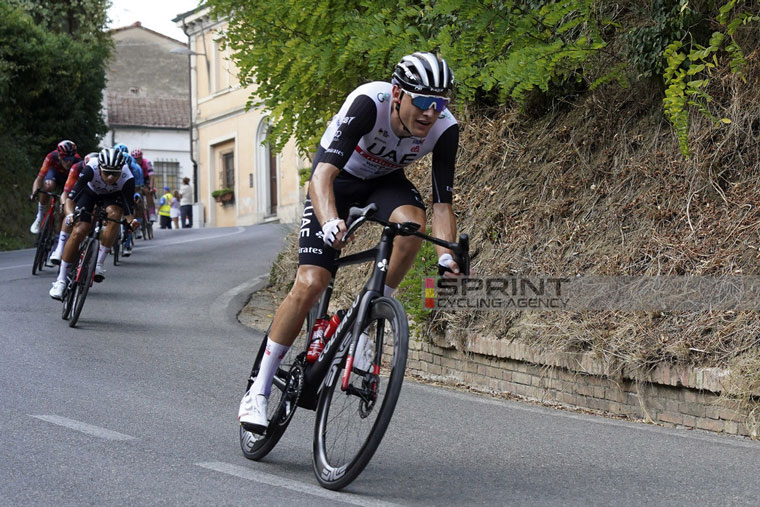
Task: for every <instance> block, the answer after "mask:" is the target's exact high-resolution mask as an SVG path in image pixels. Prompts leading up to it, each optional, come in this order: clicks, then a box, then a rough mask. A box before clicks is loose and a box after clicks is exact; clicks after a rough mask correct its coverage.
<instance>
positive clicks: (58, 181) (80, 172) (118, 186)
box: [29, 140, 156, 300]
mask: <svg viewBox="0 0 760 507" xmlns="http://www.w3.org/2000/svg"><path fill="white" fill-rule="evenodd" d="M153 183H154V172H153V165H152V164H151V163H150V161H149V160H147V159H146V158H145V157H143V154H142V151H141V150H140V149H135V150H133V151H132V153H131V154H130V153H129V148H127V146H126V145H124V144H117V145H115V146H114V147H113V148H105V149H103V150H101V151H100V152H92V153H89V154H88V155H86V156H85V157H84V158H82V157H81V156H80V155H79V154H78V153H77V146H76V144H75V143H74V142H73V141H70V140H63V141H61V142H60V143H58V146H57V148H56V149H55V150H54V151H52V152H50V153H48V155H47V156H46V157H45V160H44V162H43V164H42V167H41V168H40V171H39V173H38V175H37V177H36V178H35V180H34V183H33V184H32V197H31V198H32V199H34V198H35V197H37V196H39V203H38V207H37V217H36V219H35V221H34V223H32V225H31V227H30V228H29V230H30V232H31V233H32V234H38V233H39V232H40V224H41V221H42V217H43V215H44V213H45V210H46V209H47V207H48V206H49V205H50V198H51V197H50V195H51V194H55V193H56V192H57V191H59V190H60V189H62V193H61V204H62V209H63V214H64V218H63V220H62V223H61V228H60V233H59V234H58V237H57V242H56V246H55V248H54V249H53V252H52V253H51V254H50V259H49V261H50V263H51V264H53V265H57V266H60V268H59V271H58V277H57V278H56V280H55V281H54V282H53V286H52V287H51V289H50V292H49V294H50V297H52V298H53V299H58V300H61V299H62V297H63V293H64V290H65V288H66V280H67V276H68V275H69V271H70V270H71V268H72V266H73V265H74V264H75V263H76V260H77V255H78V253H79V245H80V244H81V242H82V240H83V239H84V238H85V237H86V236H87V235H88V234H89V232H90V228H91V227H92V217H93V211H94V209H95V207H96V206H102V207H104V208H105V210H106V212H107V214H108V218H110V219H111V221H108V225H107V226H106V228H105V230H104V231H103V232H102V236H101V246H100V250H99V252H98V259H97V264H96V267H95V277H94V280H95V281H96V282H102V281H103V280H104V279H105V268H104V267H103V265H104V262H105V260H106V258H107V257H108V254H109V252H110V251H111V248H112V247H113V245H114V242H115V240H116V238H117V237H118V236H119V228H120V227H121V223H120V222H122V218H125V219H126V227H125V234H131V233H132V232H133V231H136V230H137V229H138V228H139V227H140V226H141V224H142V222H143V221H146V220H148V221H151V222H154V221H155V220H156V212H155V200H154V198H155V188H154V186H153ZM131 253H132V248H131V242H129V241H128V242H126V244H125V247H124V251H123V255H124V256H125V257H127V256H129V255H130V254H131Z"/></svg>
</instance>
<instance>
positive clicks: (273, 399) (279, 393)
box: [240, 312, 314, 461]
mask: <svg viewBox="0 0 760 507" xmlns="http://www.w3.org/2000/svg"><path fill="white" fill-rule="evenodd" d="M313 313H314V312H309V318H307V319H306V330H307V331H304V330H303V329H302V330H301V333H300V334H299V335H298V338H296V341H295V342H293V345H292V346H291V347H290V350H288V353H287V354H286V355H285V357H284V358H283V360H282V363H280V367H279V368H278V369H277V373H275V375H274V379H273V382H272V392H271V394H270V395H269V403H268V404H267V419H268V420H269V425H268V426H267V429H266V431H265V432H264V434H263V435H257V434H255V433H252V432H250V431H246V429H245V428H243V426H242V425H241V426H240V448H241V449H242V451H243V455H244V456H245V457H246V458H248V459H251V460H254V461H258V460H260V459H262V458H264V456H266V455H267V454H269V452H270V451H271V450H272V449H274V446H275V445H277V442H279V441H280V438H282V435H283V434H284V433H285V430H286V429H287V428H288V424H290V420H291V419H292V417H293V414H294V413H295V410H296V406H297V403H298V395H299V394H300V391H301V387H302V382H303V363H304V351H305V350H306V338H307V336H306V335H307V333H308V332H309V331H310V330H311V327H312V325H313V319H312V314H313ZM268 335H269V332H268V331H267V334H266V335H265V336H264V339H263V340H262V342H261V345H260V346H259V351H258V353H257V354H256V359H255V361H254V362H253V368H252V369H251V374H250V375H249V376H248V383H247V385H246V388H245V392H246V393H247V392H248V390H249V389H250V388H251V386H252V385H253V381H254V380H256V376H257V375H258V374H259V367H260V366H261V358H262V357H264V351H265V350H266V337H267V336H268Z"/></svg>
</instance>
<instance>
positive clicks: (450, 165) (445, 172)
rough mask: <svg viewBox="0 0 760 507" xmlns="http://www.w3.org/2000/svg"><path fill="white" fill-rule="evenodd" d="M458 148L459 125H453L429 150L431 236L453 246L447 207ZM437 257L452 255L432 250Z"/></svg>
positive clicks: (452, 224) (452, 219)
mask: <svg viewBox="0 0 760 507" xmlns="http://www.w3.org/2000/svg"><path fill="white" fill-rule="evenodd" d="M458 147H459V125H457V124H454V125H452V126H451V127H449V128H448V129H446V131H445V132H444V133H443V134H442V135H441V137H439V138H438V141H437V142H436V144H435V147H434V148H433V170H432V180H433V182H432V183H433V184H432V186H433V236H435V237H437V238H441V239H445V240H446V241H451V242H455V241H456V239H457V238H456V236H457V222H456V216H455V215H454V209H453V207H452V205H451V201H452V192H453V187H454V167H455V163H456V156H457V149H458ZM435 249H436V252H437V253H438V256H439V257H440V256H441V255H443V254H445V253H452V252H451V250H449V249H447V248H443V247H440V246H438V245H436V246H435Z"/></svg>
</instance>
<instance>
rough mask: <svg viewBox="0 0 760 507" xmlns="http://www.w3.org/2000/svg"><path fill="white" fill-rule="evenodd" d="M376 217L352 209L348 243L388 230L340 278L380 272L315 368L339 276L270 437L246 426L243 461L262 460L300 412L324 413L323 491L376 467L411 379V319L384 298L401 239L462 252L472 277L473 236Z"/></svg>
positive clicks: (302, 342)
mask: <svg viewBox="0 0 760 507" xmlns="http://www.w3.org/2000/svg"><path fill="white" fill-rule="evenodd" d="M376 210H377V207H376V206H375V204H370V205H369V206H367V207H365V208H351V210H350V212H349V219H348V221H347V223H348V224H349V225H348V228H347V230H346V234H345V237H346V239H347V238H348V237H350V236H351V235H352V234H353V233H354V232H355V231H356V230H357V229H358V228H359V227H360V226H361V225H362V224H363V223H365V222H367V221H371V222H376V223H378V224H381V225H382V226H383V231H382V235H381V238H380V242H379V243H378V244H377V246H375V247H374V248H371V249H369V250H365V251H362V252H358V253H354V254H351V255H346V256H344V257H336V270H335V271H337V269H339V268H341V267H343V266H347V265H351V264H361V263H365V262H369V261H373V262H374V267H373V270H372V273H371V275H370V277H369V279H368V280H367V282H366V284H365V286H364V287H363V288H362V289H361V291H360V292H359V294H358V295H357V296H356V299H355V300H354V302H353V304H352V305H351V307H350V308H349V309H348V310H347V311H346V313H345V316H344V317H343V318H342V320H341V321H340V324H339V325H338V327H337V329H336V330H335V334H334V335H333V337H332V338H331V339H330V340H329V341H328V342H327V344H326V345H325V348H324V349H323V351H322V353H321V355H320V356H319V358H318V360H317V361H316V362H314V363H308V362H307V361H306V352H307V349H308V346H309V335H310V334H311V331H312V328H313V325H314V322H315V320H316V319H317V318H318V317H322V318H327V311H328V307H329V303H330V297H331V295H332V290H333V284H334V280H335V278H334V276H333V279H332V280H331V281H330V284H329V285H328V287H327V289H326V290H325V292H324V293H323V294H322V296H321V298H320V301H319V302H318V303H317V304H316V305H315V306H314V308H312V309H311V310H310V311H309V315H308V317H307V319H306V321H307V322H306V333H302V335H301V336H299V337H298V338H297V339H296V341H295V342H294V343H293V345H292V346H291V347H290V350H289V351H288V354H287V355H286V356H285V358H283V361H282V363H281V365H280V367H279V368H278V370H277V372H276V373H275V376H274V381H273V384H272V393H271V395H270V397H269V403H268V409H267V419H268V420H269V422H268V426H267V429H266V430H265V432H264V434H263V435H259V434H256V433H254V432H251V431H249V429H246V427H245V426H244V425H241V426H240V446H241V449H242V451H243V454H244V455H245V457H246V458H248V459H251V460H255V461H257V460H260V459H262V458H264V457H265V456H266V455H267V454H268V453H269V452H270V451H271V450H272V449H273V448H274V447H275V445H277V442H278V441H279V440H280V438H281V437H282V435H283V434H284V432H285V430H286V429H287V427H288V424H289V423H290V421H291V420H292V418H293V414H294V413H295V411H296V408H297V407H299V406H300V407H304V408H307V409H311V410H316V413H317V414H316V421H315V425H314V443H313V454H312V465H313V470H314V473H315V475H316V478H317V481H318V482H319V484H320V485H321V486H322V487H324V488H327V489H332V490H339V489H342V488H344V487H345V486H347V485H348V484H350V483H351V482H352V481H353V480H354V479H356V477H358V475H359V474H360V473H361V472H362V470H364V468H365V467H366V466H367V463H369V461H370V459H371V458H372V456H373V455H374V453H375V451H376V450H377V447H378V446H379V445H380V441H381V440H382V438H383V435H384V434H385V430H386V429H387V427H388V425H389V423H390V421H391V417H392V415H393V411H394V409H395V406H396V401H397V400H398V396H399V393H400V391H401V384H402V382H403V380H404V369H405V367H406V358H407V349H408V340H409V329H408V321H407V316H406V312H405V310H404V307H403V306H402V305H401V303H399V301H398V300H396V299H395V298H392V297H384V296H383V287H384V285H385V277H386V272H387V268H388V262H389V260H390V257H391V252H392V249H393V240H394V238H395V237H396V236H416V237H419V238H422V239H423V240H426V241H429V242H431V243H434V244H436V245H440V246H443V247H444V248H448V249H450V250H452V251H453V252H454V256H455V260H456V261H457V263H458V264H459V266H460V267H461V268H462V272H463V273H469V264H470V256H469V238H468V236H467V235H466V234H462V235H461V236H460V237H459V242H458V243H451V242H448V241H444V240H442V239H439V238H435V237H432V236H428V235H426V234H423V233H420V232H418V229H419V225H418V224H416V223H413V222H406V223H394V222H389V221H385V220H381V219H379V218H375V217H374V216H373V214H374V213H375V212H376ZM335 271H334V272H335ZM363 334H364V335H365V336H364V337H363V338H362V339H360V338H361V337H362V335H363ZM267 335H268V333H267ZM359 344H363V348H364V350H359ZM265 347H266V340H263V341H262V344H261V346H260V348H259V350H258V353H257V355H256V359H255V361H254V363H253V368H252V369H251V373H250V375H249V376H248V379H247V386H246V392H247V391H248V389H250V387H251V385H252V384H253V382H254V380H255V379H256V376H257V375H258V372H259V366H260V364H261V358H262V357H263V355H264V350H265ZM358 357H364V358H365V361H363V363H364V364H363V365H361V363H362V361H360V360H356V358H358ZM370 358H371V360H369V361H368V360H367V359H370Z"/></svg>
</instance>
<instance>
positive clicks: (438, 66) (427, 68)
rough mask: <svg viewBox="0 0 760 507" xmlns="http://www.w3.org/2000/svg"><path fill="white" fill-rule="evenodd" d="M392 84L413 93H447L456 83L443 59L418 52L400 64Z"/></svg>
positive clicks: (397, 66) (394, 72)
mask: <svg viewBox="0 0 760 507" xmlns="http://www.w3.org/2000/svg"><path fill="white" fill-rule="evenodd" d="M392 82H393V84H397V85H399V86H400V87H401V89H403V90H406V91H409V92H413V93H435V94H439V93H446V92H448V91H449V90H451V86H452V84H453V83H454V73H453V72H451V69H450V68H449V66H448V64H447V63H446V60H444V59H443V58H439V57H437V56H436V55H434V54H433V53H422V52H417V53H414V54H411V55H406V56H405V57H403V58H402V59H401V61H400V62H398V64H397V65H396V68H395V69H393V79H392Z"/></svg>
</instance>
